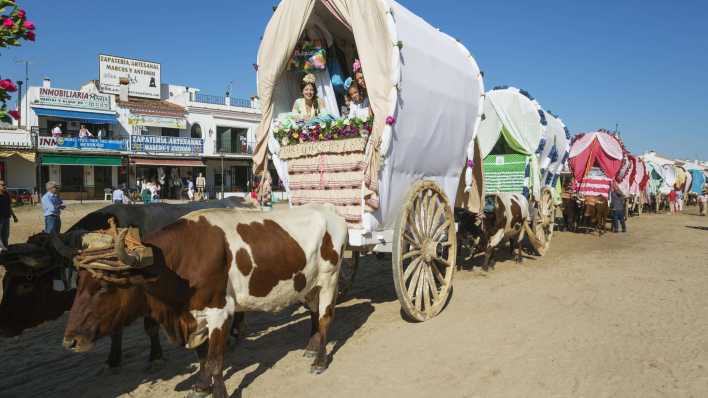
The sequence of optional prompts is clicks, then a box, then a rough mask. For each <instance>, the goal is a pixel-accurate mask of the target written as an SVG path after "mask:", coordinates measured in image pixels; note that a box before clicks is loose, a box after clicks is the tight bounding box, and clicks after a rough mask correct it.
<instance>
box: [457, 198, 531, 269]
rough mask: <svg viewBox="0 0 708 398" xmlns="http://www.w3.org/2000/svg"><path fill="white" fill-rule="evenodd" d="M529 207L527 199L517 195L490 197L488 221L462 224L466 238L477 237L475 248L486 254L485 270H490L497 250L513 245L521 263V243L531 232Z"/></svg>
mask: <svg viewBox="0 0 708 398" xmlns="http://www.w3.org/2000/svg"><path fill="white" fill-rule="evenodd" d="M528 221H529V204H528V200H527V199H526V197H525V196H523V195H520V194H516V193H505V192H501V193H495V194H491V195H487V197H486V205H485V211H484V217H482V218H481V219H480V218H478V219H476V220H475V221H474V222H473V223H471V222H464V223H460V228H461V229H462V230H463V231H461V233H462V234H463V235H464V236H469V237H474V240H475V243H476V244H475V246H477V248H478V250H480V251H484V252H485V256H484V263H483V265H482V266H483V267H484V268H487V267H488V266H489V261H490V259H491V258H492V256H493V255H494V251H495V250H496V248H497V247H498V246H499V245H500V244H501V243H503V242H506V241H509V245H510V247H511V251H512V254H513V251H514V248H516V249H517V252H516V258H515V259H516V261H517V262H521V259H522V257H521V241H523V239H524V236H525V234H526V232H527V230H529V227H528Z"/></svg>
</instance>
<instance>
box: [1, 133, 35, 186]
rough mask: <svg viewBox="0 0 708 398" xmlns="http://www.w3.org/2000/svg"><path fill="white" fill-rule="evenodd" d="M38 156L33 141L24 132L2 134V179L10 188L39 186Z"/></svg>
mask: <svg viewBox="0 0 708 398" xmlns="http://www.w3.org/2000/svg"><path fill="white" fill-rule="evenodd" d="M35 160H36V156H35V153H34V151H33V150H32V139H31V136H30V134H29V133H28V132H26V131H22V130H14V131H1V132H0V179H2V180H3V181H5V183H6V184H7V187H8V188H21V189H27V190H29V191H30V192H31V191H32V190H33V189H34V188H35V186H36V185H37V172H36V171H37V167H36V163H35Z"/></svg>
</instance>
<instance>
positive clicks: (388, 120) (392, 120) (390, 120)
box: [386, 116, 396, 126]
mask: <svg viewBox="0 0 708 398" xmlns="http://www.w3.org/2000/svg"><path fill="white" fill-rule="evenodd" d="M386 124H388V125H389V126H393V125H394V124H396V118H395V117H393V116H388V117H386Z"/></svg>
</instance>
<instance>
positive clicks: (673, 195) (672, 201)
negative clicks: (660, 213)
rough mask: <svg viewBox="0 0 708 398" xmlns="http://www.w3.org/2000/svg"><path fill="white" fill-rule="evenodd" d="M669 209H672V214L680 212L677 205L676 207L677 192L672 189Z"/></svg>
mask: <svg viewBox="0 0 708 398" xmlns="http://www.w3.org/2000/svg"><path fill="white" fill-rule="evenodd" d="M669 208H670V209H671V214H674V213H676V212H677V211H678V209H677V205H676V190H675V189H672V190H671V192H669Z"/></svg>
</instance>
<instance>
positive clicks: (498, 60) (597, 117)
mask: <svg viewBox="0 0 708 398" xmlns="http://www.w3.org/2000/svg"><path fill="white" fill-rule="evenodd" d="M18 2H19V3H20V4H21V5H22V7H23V8H25V9H26V10H27V11H28V14H29V17H30V19H32V20H33V21H34V22H35V23H36V24H37V26H38V29H37V35H38V38H37V42H36V43H30V44H27V45H25V46H23V47H22V48H19V49H4V50H3V51H1V52H0V72H1V73H2V77H3V78H6V77H11V78H13V79H24V66H22V65H20V64H16V63H15V61H16V60H17V59H29V60H30V61H32V65H31V70H30V75H31V84H32V85H36V84H38V83H40V81H41V79H42V77H44V76H48V77H51V78H52V80H53V85H54V86H56V87H62V88H78V86H79V85H80V84H81V83H83V82H85V81H86V80H89V79H94V78H96V77H97V75H98V61H97V56H98V54H99V53H107V54H112V55H119V56H125V57H136V58H143V59H147V60H152V61H156V62H160V63H161V64H162V80H163V82H170V83H175V84H185V85H189V86H192V87H198V88H201V89H202V91H203V92H205V93H211V94H215V95H223V93H224V91H225V89H226V87H227V85H228V84H229V82H230V81H232V80H233V81H234V84H233V90H232V92H233V93H234V95H238V96H243V97H248V96H250V95H253V94H255V91H256V88H255V87H256V83H255V73H254V71H253V68H252V66H251V65H252V64H253V63H254V61H255V59H256V53H257V51H258V45H259V41H260V37H261V35H262V33H263V30H264V28H265V25H266V23H267V21H268V18H269V17H270V15H271V14H272V6H273V5H274V4H275V3H276V1H275V0H272V1H264V0H232V1H215V0H202V1H199V2H187V1H181V0H174V1H167V0H149V1H146V0H142V1H134V0H123V1H115V2H109V1H105V2H104V1H100V2H97V1H94V0H91V1H89V0H65V1H46V0H24V1H23V0H18ZM400 2H401V3H402V4H403V5H405V6H406V7H408V8H410V9H411V10H412V11H414V12H415V13H417V14H418V15H420V16H422V17H423V18H425V19H426V20H427V21H428V22H430V23H431V24H432V25H434V26H436V27H438V28H440V29H441V30H443V31H445V32H447V33H449V34H450V35H452V36H454V37H456V38H458V39H459V40H461V41H462V42H463V43H464V44H465V45H466V46H467V47H468V48H469V49H470V51H471V52H472V53H473V54H474V55H475V58H476V59H477V62H478V63H479V65H480V67H481V68H482V69H483V70H484V72H485V84H486V86H487V87H488V88H491V87H493V86H496V85H501V84H507V85H515V86H518V87H521V88H525V89H527V90H528V91H529V92H531V94H533V95H534V96H535V97H536V98H537V99H538V100H539V102H540V103H541V105H542V106H543V107H544V108H546V109H550V110H552V111H554V112H555V113H556V114H559V115H560V116H561V117H562V118H563V120H564V121H565V122H566V124H567V125H568V127H569V128H570V129H571V131H573V132H582V131H588V130H591V129H596V128H599V127H605V128H610V129H613V128H614V127H615V123H619V127H620V132H621V133H622V136H623V138H624V139H625V142H626V144H627V146H628V147H629V149H630V151H632V152H634V153H641V152H643V151H645V150H648V149H656V150H657V151H659V152H660V153H663V154H666V155H669V156H673V157H682V158H691V159H693V158H702V159H706V160H708V77H707V76H708V23H707V22H706V21H708V2H706V1H699V0H682V1H678V2H667V1H659V0H645V1H639V0H614V1H607V0H595V1H567V0H566V1H561V0H546V1H534V2H529V1H522V0H505V1H485V2H481V1H472V0H469V1H459V0H458V1H453V0H434V1H431V0H401V1H400Z"/></svg>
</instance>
